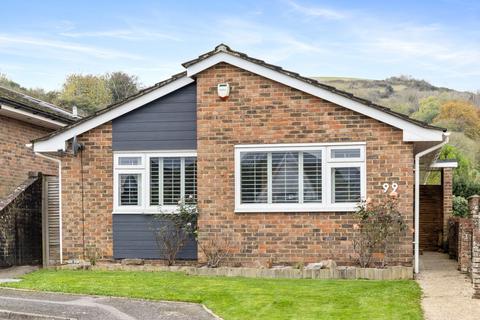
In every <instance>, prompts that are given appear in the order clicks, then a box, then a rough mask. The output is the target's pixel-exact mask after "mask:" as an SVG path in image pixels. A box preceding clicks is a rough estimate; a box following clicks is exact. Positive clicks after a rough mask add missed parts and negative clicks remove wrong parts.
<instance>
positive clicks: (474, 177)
mask: <svg viewBox="0 0 480 320" xmlns="http://www.w3.org/2000/svg"><path fill="white" fill-rule="evenodd" d="M439 159H440V160H447V159H456V160H457V162H458V167H457V168H455V170H454V171H453V193H454V194H455V195H456V196H462V197H465V198H468V197H469V196H471V195H474V194H475V193H478V192H480V172H479V170H478V168H476V167H475V165H474V164H472V162H471V161H470V159H469V158H468V157H466V156H465V154H464V153H463V152H462V151H461V150H460V149H458V148H456V147H454V146H452V145H446V146H444V147H443V148H442V151H441V152H440V155H439Z"/></svg>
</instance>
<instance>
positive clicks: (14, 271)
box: [0, 266, 38, 283]
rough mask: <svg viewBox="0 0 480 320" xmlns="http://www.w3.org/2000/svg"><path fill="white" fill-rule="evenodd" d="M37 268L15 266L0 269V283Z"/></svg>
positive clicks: (12, 279)
mask: <svg viewBox="0 0 480 320" xmlns="http://www.w3.org/2000/svg"><path fill="white" fill-rule="evenodd" d="M36 270H38V266H15V267H10V268H1V269H0V283H2V282H11V281H14V280H15V279H14V278H18V277H20V276H23V275H24V274H27V273H30V272H33V271H36Z"/></svg>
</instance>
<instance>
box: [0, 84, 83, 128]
mask: <svg viewBox="0 0 480 320" xmlns="http://www.w3.org/2000/svg"><path fill="white" fill-rule="evenodd" d="M2 105H3V106H9V107H11V108H14V109H21V110H22V111H23V113H24V114H25V115H26V114H27V113H31V114H33V115H38V116H40V117H45V118H46V119H51V120H54V121H56V122H59V123H62V124H63V125H67V124H71V123H73V122H75V121H76V120H78V118H77V117H74V116H73V114H72V113H71V112H69V111H67V110H65V109H62V108H60V107H58V106H56V105H53V104H51V103H48V102H46V101H42V100H40V99H37V98H34V97H31V96H29V95H26V94H24V93H20V92H17V91H14V90H12V89H9V88H5V87H2V86H0V106H2ZM0 108H1V107H0Z"/></svg>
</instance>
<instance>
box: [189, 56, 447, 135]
mask: <svg viewBox="0 0 480 320" xmlns="http://www.w3.org/2000/svg"><path fill="white" fill-rule="evenodd" d="M221 62H225V63H228V64H231V65H233V66H236V67H238V68H241V69H244V70H247V71H250V72H252V73H255V74H258V75H260V76H263V77H265V78H268V79H271V80H273V81H276V82H279V83H282V84H284V85H287V86H289V87H292V88H295V89H298V90H300V91H303V92H306V93H309V94H311V95H313V96H316V97H319V98H321V99H324V100H327V101H330V102H333V103H335V104H337V105H339V106H342V107H345V108H347V109H350V110H352V111H355V112H358V113H361V114H363V115H366V116H368V117H370V118H373V119H376V120H378V121H381V122H383V123H386V124H389V125H391V126H393V127H396V128H399V129H401V130H403V141H442V140H443V131H442V130H440V129H439V130H436V129H431V128H424V127H422V126H420V125H416V124H414V123H412V122H410V121H407V120H404V119H401V118H399V117H396V116H394V115H391V114H389V113H386V112H383V111H381V110H378V109H376V108H373V107H370V106H368V105H365V104H362V103H360V102H357V101H354V100H352V99H349V98H348V97H344V96H342V95H339V94H337V93H334V92H331V91H329V90H326V89H323V88H320V87H318V86H315V85H312V84H309V83H306V82H304V81H301V80H299V79H296V78H294V77H291V76H288V75H286V74H283V73H281V72H278V71H275V70H272V69H270V68H267V67H265V66H262V65H259V64H256V63H253V62H250V61H248V60H245V59H242V58H239V57H237V56H234V55H231V54H228V53H225V52H219V53H216V54H214V55H212V56H210V57H208V58H206V59H204V60H202V61H199V62H197V63H195V64H193V65H190V66H189V67H187V76H188V77H192V76H194V75H195V74H197V73H199V72H202V71H203V70H206V69H208V68H210V67H212V66H214V65H216V64H218V63H221Z"/></svg>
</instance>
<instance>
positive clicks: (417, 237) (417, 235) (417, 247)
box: [414, 132, 450, 273]
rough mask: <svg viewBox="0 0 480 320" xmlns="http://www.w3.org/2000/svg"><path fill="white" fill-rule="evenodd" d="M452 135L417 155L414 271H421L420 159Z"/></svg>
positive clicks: (445, 136)
mask: <svg viewBox="0 0 480 320" xmlns="http://www.w3.org/2000/svg"><path fill="white" fill-rule="evenodd" d="M449 136H450V133H449V132H445V133H444V134H443V137H444V138H443V141H442V142H441V143H439V144H437V145H434V146H433V147H430V148H428V149H427V150H424V151H421V152H419V153H417V154H416V155H415V226H414V230H415V240H414V244H415V266H414V271H415V273H418V272H419V271H420V158H421V157H423V156H424V155H426V154H429V153H430V152H432V151H435V150H437V149H439V148H441V147H443V146H444V145H445V144H447V143H448V140H449Z"/></svg>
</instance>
